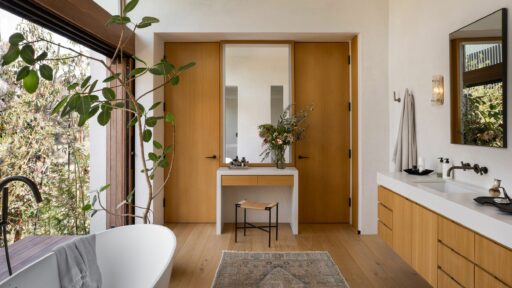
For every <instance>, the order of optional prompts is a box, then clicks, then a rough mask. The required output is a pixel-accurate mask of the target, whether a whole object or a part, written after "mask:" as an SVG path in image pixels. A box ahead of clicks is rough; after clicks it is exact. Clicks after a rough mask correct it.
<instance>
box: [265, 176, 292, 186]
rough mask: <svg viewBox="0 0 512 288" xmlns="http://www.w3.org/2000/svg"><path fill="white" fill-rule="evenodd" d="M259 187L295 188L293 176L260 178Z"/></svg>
mask: <svg viewBox="0 0 512 288" xmlns="http://www.w3.org/2000/svg"><path fill="white" fill-rule="evenodd" d="M258 185H259V186H293V176H287V175H284V176H270V175H269V176H258Z"/></svg>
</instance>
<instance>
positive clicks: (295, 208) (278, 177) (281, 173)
mask: <svg viewBox="0 0 512 288" xmlns="http://www.w3.org/2000/svg"><path fill="white" fill-rule="evenodd" d="M229 186H238V187H242V188H243V187H255V186H260V187H263V186H288V187H290V188H291V189H290V191H291V195H290V197H291V198H290V199H291V209H290V213H291V215H290V226H291V228H292V233H293V234H294V235H297V234H298V232H299V224H298V223H299V171H298V170H297V169H296V168H295V167H287V168H285V169H277V168H274V167H251V168H249V169H229V168H228V167H221V168H219V169H217V209H216V213H217V216H216V233H217V235H220V234H221V233H222V226H223V225H224V220H225V219H223V217H222V209H234V206H229V207H222V206H223V205H222V202H223V201H222V196H223V193H226V191H225V189H223V188H224V187H229ZM228 221H233V219H228Z"/></svg>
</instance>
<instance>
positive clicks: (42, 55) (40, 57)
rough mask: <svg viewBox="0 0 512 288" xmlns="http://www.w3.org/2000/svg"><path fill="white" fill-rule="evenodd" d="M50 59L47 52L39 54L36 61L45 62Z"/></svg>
mask: <svg viewBox="0 0 512 288" xmlns="http://www.w3.org/2000/svg"><path fill="white" fill-rule="evenodd" d="M47 57H48V53H47V52H46V51H43V52H42V53H41V54H39V55H38V56H37V57H36V61H43V60H44V59H46V58H47Z"/></svg>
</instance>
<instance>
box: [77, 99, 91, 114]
mask: <svg viewBox="0 0 512 288" xmlns="http://www.w3.org/2000/svg"><path fill="white" fill-rule="evenodd" d="M89 109H91V100H90V98H89V97H87V96H83V97H80V100H79V101H78V103H77V105H76V112H77V113H78V114H80V115H88V114H89Z"/></svg>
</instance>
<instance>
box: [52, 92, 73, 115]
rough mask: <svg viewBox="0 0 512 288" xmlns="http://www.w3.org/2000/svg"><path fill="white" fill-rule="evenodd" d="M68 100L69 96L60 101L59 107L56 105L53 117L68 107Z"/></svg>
mask: <svg viewBox="0 0 512 288" xmlns="http://www.w3.org/2000/svg"><path fill="white" fill-rule="evenodd" d="M68 99H69V96H66V97H64V98H62V100H60V101H59V103H57V105H55V107H54V108H53V110H52V115H55V114H57V113H59V111H60V110H62V108H63V107H64V105H66V103H67V102H68Z"/></svg>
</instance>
